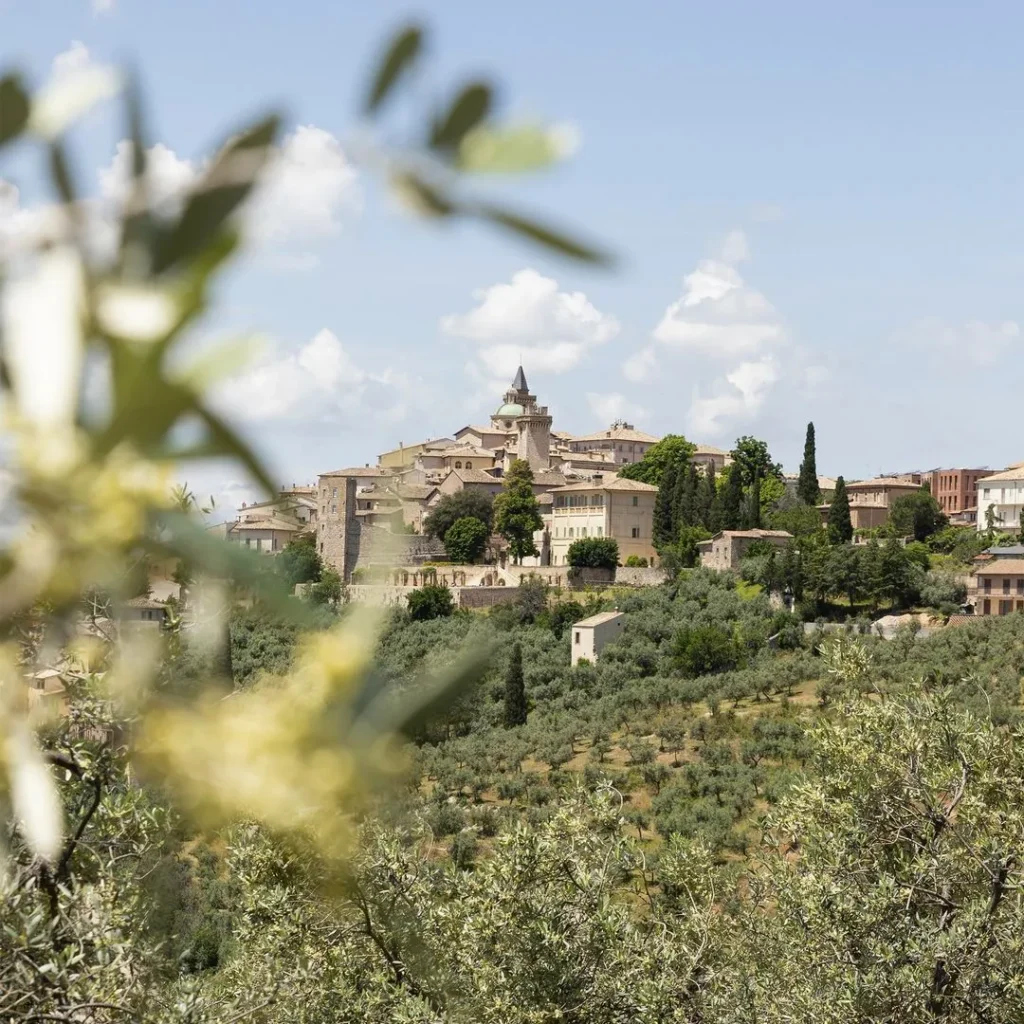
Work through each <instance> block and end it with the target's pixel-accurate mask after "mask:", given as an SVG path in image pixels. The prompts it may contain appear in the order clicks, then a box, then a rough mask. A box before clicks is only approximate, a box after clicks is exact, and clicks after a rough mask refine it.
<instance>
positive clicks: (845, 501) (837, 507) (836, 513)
mask: <svg viewBox="0 0 1024 1024" xmlns="http://www.w3.org/2000/svg"><path fill="white" fill-rule="evenodd" d="M828 539H829V543H830V544H848V543H849V542H850V541H851V540H853V522H852V521H851V519H850V498H849V495H847V493H846V481H845V480H844V479H843V478H842V477H839V478H838V479H837V480H836V489H835V493H834V494H833V495H832V504H831V505H829V510H828Z"/></svg>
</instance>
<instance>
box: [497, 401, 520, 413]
mask: <svg viewBox="0 0 1024 1024" xmlns="http://www.w3.org/2000/svg"><path fill="white" fill-rule="evenodd" d="M525 411H526V410H525V409H524V408H523V407H522V406H521V405H520V404H519V403H518V402H506V403H505V404H504V405H503V406H502V407H501V408H500V409H499V410H498V411H497V412H496V413H495V414H494V415H495V416H522V415H523V413H524V412H525Z"/></svg>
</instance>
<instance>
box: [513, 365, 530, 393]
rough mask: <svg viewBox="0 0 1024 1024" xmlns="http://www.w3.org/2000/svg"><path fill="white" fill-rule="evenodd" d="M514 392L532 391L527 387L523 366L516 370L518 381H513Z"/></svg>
mask: <svg viewBox="0 0 1024 1024" xmlns="http://www.w3.org/2000/svg"><path fill="white" fill-rule="evenodd" d="M512 390H513V391H529V390H530V389H529V388H528V387H527V386H526V374H525V373H523V368H522V366H520V367H519V369H518V370H516V379H515V380H514V381H512Z"/></svg>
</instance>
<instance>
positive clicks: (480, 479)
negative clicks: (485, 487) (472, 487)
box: [452, 469, 501, 484]
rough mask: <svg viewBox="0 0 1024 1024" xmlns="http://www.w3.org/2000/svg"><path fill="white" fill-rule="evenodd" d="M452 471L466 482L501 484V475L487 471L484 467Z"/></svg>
mask: <svg viewBox="0 0 1024 1024" xmlns="http://www.w3.org/2000/svg"><path fill="white" fill-rule="evenodd" d="M452 473H454V474H455V476H457V477H458V478H459V479H460V480H461V481H462V482H463V483H464V484H501V478H500V477H496V476H494V475H493V474H491V473H485V472H484V471H483V470H482V469H453V470H452Z"/></svg>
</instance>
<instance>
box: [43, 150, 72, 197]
mask: <svg viewBox="0 0 1024 1024" xmlns="http://www.w3.org/2000/svg"><path fill="white" fill-rule="evenodd" d="M49 157H50V174H51V176H52V177H53V183H54V184H55V185H56V186H57V193H58V194H59V195H60V198H61V202H63V203H65V204H66V205H67V206H68V207H73V206H74V203H75V189H74V186H73V185H72V183H71V168H70V167H69V166H68V159H67V154H66V153H65V152H64V147H63V146H62V145H61V144H60V142H59V141H58V140H54V141H53V142H51V143H50V146H49Z"/></svg>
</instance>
